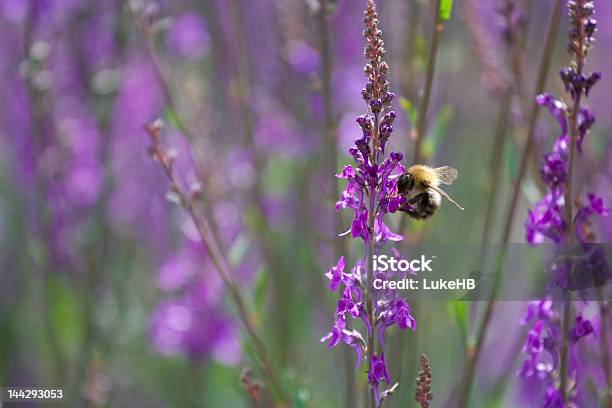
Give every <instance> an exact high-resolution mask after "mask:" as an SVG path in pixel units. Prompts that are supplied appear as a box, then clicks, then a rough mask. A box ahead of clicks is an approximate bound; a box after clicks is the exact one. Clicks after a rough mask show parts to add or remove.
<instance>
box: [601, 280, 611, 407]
mask: <svg viewBox="0 0 612 408" xmlns="http://www.w3.org/2000/svg"><path fill="white" fill-rule="evenodd" d="M598 294H599V349H600V350H599V353H600V356H601V358H600V359H601V364H602V365H603V371H604V375H605V378H606V392H605V396H604V401H605V404H604V407H606V408H612V371H610V352H609V350H608V322H607V320H608V304H607V302H606V301H605V300H604V294H603V290H602V289H601V288H599V290H598Z"/></svg>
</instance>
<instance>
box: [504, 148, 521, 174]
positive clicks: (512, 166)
mask: <svg viewBox="0 0 612 408" xmlns="http://www.w3.org/2000/svg"><path fill="white" fill-rule="evenodd" d="M508 139H510V138H508ZM504 151H505V152H506V168H507V171H508V174H509V175H510V178H511V179H512V180H516V176H517V175H518V157H517V154H516V146H515V145H514V143H513V142H512V141H511V140H508V141H507V142H506V148H505V149H504Z"/></svg>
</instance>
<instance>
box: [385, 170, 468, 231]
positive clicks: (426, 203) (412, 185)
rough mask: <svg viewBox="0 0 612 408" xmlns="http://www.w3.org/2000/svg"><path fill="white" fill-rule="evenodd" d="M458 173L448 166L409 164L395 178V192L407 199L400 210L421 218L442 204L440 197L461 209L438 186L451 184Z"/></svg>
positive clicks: (430, 214) (461, 208)
mask: <svg viewBox="0 0 612 408" xmlns="http://www.w3.org/2000/svg"><path fill="white" fill-rule="evenodd" d="M458 175H459V172H458V171H457V170H456V169H454V168H452V167H449V166H442V167H436V168H433V167H429V166H425V165H422V164H417V165H414V166H411V167H410V168H408V170H406V172H405V173H404V174H402V175H401V176H400V177H399V178H398V179H397V192H398V194H401V195H403V196H404V197H406V199H407V201H406V203H405V204H404V205H402V206H401V207H400V211H403V212H405V213H406V214H408V216H410V217H411V218H414V219H417V220H423V219H425V218H429V217H431V216H432V215H433V214H434V213H435V212H436V211H437V209H438V208H439V207H440V205H441V204H442V197H444V198H446V199H447V200H448V201H450V202H451V203H453V204H455V205H456V206H457V207H459V209H460V210H463V207H461V206H460V205H459V204H458V203H457V202H456V201H455V200H453V199H452V198H451V197H450V196H449V195H448V194H446V192H445V191H444V190H442V189H441V188H440V184H446V185H451V184H452V183H453V181H455V179H457V176H458Z"/></svg>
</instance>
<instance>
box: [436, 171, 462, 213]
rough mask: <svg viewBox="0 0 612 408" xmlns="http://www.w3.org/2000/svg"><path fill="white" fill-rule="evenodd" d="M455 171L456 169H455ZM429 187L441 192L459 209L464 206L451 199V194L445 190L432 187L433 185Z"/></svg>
mask: <svg viewBox="0 0 612 408" xmlns="http://www.w3.org/2000/svg"><path fill="white" fill-rule="evenodd" d="M453 170H454V169H453ZM455 171H456V170H455ZM428 187H429V188H431V189H432V190H433V191H435V192H438V193H440V194H442V196H444V197H445V198H446V199H447V200H448V201H450V202H451V203H453V204H455V205H456V206H457V207H458V208H459V209H460V210H463V209H464V208H463V207H462V206H460V205H459V203H457V202H456V201H455V200H453V199H452V198H451V196H449V195H448V194H446V191H444V190H442V189H441V188H439V187H434V186H428Z"/></svg>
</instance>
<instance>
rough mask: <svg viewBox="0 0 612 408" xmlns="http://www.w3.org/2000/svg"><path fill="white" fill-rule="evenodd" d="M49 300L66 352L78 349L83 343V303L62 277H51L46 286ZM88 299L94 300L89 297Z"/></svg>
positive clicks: (51, 313) (51, 317) (56, 333)
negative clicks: (81, 303) (80, 302)
mask: <svg viewBox="0 0 612 408" xmlns="http://www.w3.org/2000/svg"><path fill="white" fill-rule="evenodd" d="M44 290H45V291H47V295H46V296H48V298H47V299H48V301H49V308H50V310H49V317H50V319H51V324H52V325H53V330H54V331H55V335H56V336H57V339H58V341H59V343H60V346H61V347H62V348H63V350H64V352H70V351H74V350H76V349H77V347H78V345H79V344H81V343H82V331H81V323H82V319H81V318H82V315H81V312H82V309H83V307H82V305H80V304H79V302H78V300H77V299H76V297H75V294H74V291H73V290H72V288H71V287H70V286H69V285H68V284H67V283H66V282H65V281H63V280H62V279H60V278H55V277H54V278H51V279H49V281H48V282H47V285H46V286H45V289H44ZM87 301H92V298H91V297H89V298H88V300H87Z"/></svg>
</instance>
